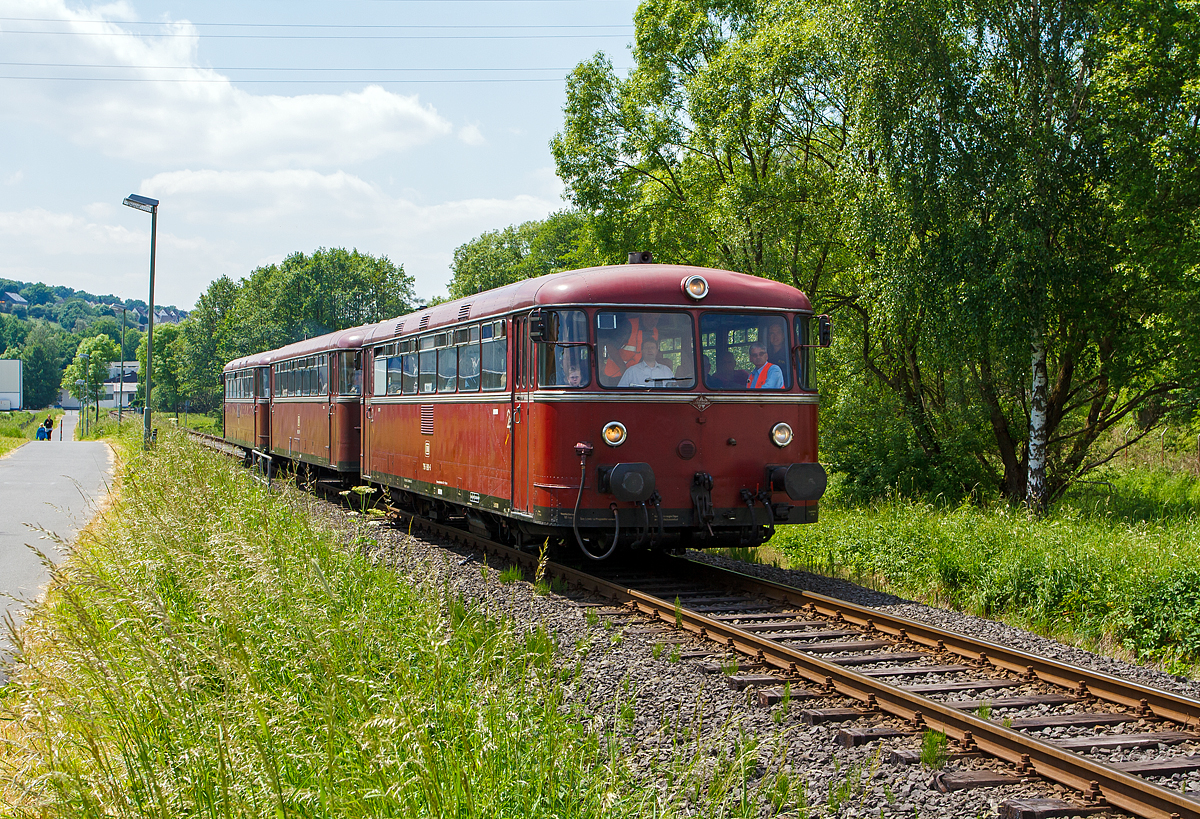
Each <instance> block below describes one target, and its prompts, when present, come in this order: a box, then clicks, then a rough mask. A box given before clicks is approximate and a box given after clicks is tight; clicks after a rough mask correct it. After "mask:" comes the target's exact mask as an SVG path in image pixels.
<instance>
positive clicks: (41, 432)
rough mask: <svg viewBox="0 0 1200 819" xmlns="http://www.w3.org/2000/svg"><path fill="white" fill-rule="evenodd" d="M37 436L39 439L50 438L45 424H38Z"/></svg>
mask: <svg viewBox="0 0 1200 819" xmlns="http://www.w3.org/2000/svg"><path fill="white" fill-rule="evenodd" d="M36 437H37V439H38V440H39V441H45V440H48V439H49V437H50V436H49V435H48V434H47V433H46V425H45V424H38V428H37V433H36Z"/></svg>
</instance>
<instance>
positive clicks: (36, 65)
mask: <svg viewBox="0 0 1200 819" xmlns="http://www.w3.org/2000/svg"><path fill="white" fill-rule="evenodd" d="M0 65H10V66H20V67H24V68H104V69H109V68H112V69H125V70H131V71H132V70H144V69H152V70H163V71H314V72H326V71H571V70H573V67H568V68H514V67H512V66H504V67H499V68H493V67H489V66H478V67H475V68H422V67H419V66H418V67H414V68H385V67H381V66H363V67H359V68H354V67H351V68H347V67H345V66H339V67H336V68H313V67H307V66H305V67H295V66H276V67H272V66H261V65H242V66H236V65H234V66H215V65H108V64H104V63H9V62H0ZM615 70H617V71H626V70H628V69H626V68H623V67H618V68H616V69H615Z"/></svg>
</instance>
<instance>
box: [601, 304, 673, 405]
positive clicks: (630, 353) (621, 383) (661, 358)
mask: <svg viewBox="0 0 1200 819" xmlns="http://www.w3.org/2000/svg"><path fill="white" fill-rule="evenodd" d="M596 359H597V361H596V364H597V369H598V370H599V379H600V384H601V386H604V387H609V388H616V389H675V390H686V389H691V388H692V387H694V386H696V343H695V329H694V327H693V325H692V317H691V316H690V315H688V314H687V313H666V312H659V311H652V310H644V311H637V312H634V311H622V312H613V311H601V312H598V313H596Z"/></svg>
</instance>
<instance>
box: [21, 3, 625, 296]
mask: <svg viewBox="0 0 1200 819" xmlns="http://www.w3.org/2000/svg"><path fill="white" fill-rule="evenodd" d="M635 8H636V3H635V2H632V0H458V1H457V2H454V1H453V0H449V1H448V0H324V2H318V1H314V2H296V1H295V0H257V2H252V3H245V2H241V3H233V2H211V1H210V2H205V3H200V2H186V1H184V0H180V1H179V2H150V1H149V0H146V1H145V2H118V3H105V4H97V5H82V4H78V3H74V2H68V1H67V0H0V55H2V56H0V63H3V64H0V276H3V277H5V278H12V279H21V280H25V281H45V282H47V283H48V284H65V285H69V286H71V287H74V288H76V289H81V290H87V291H90V292H93V293H97V294H102V293H115V294H117V295H119V296H122V297H131V298H145V291H146V273H147V268H148V255H149V222H150V218H149V216H148V215H146V214H143V213H140V212H138V211H135V210H132V209H130V208H125V207H122V206H121V200H122V199H123V198H124V197H125V196H126V195H127V194H129V193H141V194H144V195H146V196H151V197H154V198H157V199H160V200H162V205H161V207H160V214H159V232H158V238H159V249H158V266H157V275H156V287H155V290H156V299H155V300H156V301H157V302H159V303H162V304H176V305H177V306H179V307H184V308H189V307H191V306H192V305H193V304H194V302H195V299H196V297H197V296H198V295H199V294H200V293H201V292H203V290H204V288H205V287H206V286H207V285H208V283H209V282H210V281H212V280H213V279H215V278H217V277H218V276H221V275H228V276H232V277H241V276H244V275H246V274H247V273H248V272H249V271H250V270H252V269H253V268H254V267H256V266H258V265H262V264H268V263H271V262H276V261H279V260H280V259H282V258H283V257H284V256H286V255H287V254H289V253H291V252H293V251H296V250H302V251H311V250H313V249H315V248H317V247H321V246H325V247H333V246H345V247H357V248H358V249H359V250H362V251H365V252H369V253H373V254H377V255H379V254H382V255H386V256H388V257H389V258H391V259H392V261H394V262H396V263H398V264H403V265H404V267H405V270H407V271H408V272H409V273H410V274H412V275H413V276H414V277H415V278H416V286H417V294H418V295H419V296H422V297H426V298H428V297H430V296H434V295H437V294H440V293H442V292H444V290H445V285H446V282H447V281H449V277H450V272H449V263H450V259H451V255H452V253H453V251H454V248H455V247H457V246H458V245H460V244H462V243H463V242H465V241H467V240H468V239H470V238H471V237H473V236H476V235H478V234H479V233H480V232H482V231H484V230H490V229H494V228H499V227H504V226H505V225H509V224H512V223H515V222H522V221H525V220H528V219H537V218H541V217H543V216H545V215H546V214H547V213H550V212H552V211H554V210H557V209H559V208H561V207H563V206H564V202H563V201H562V197H561V194H562V185H561V183H560V182H559V180H558V179H557V178H556V176H555V174H554V161H553V158H552V157H551V155H550V150H549V147H548V143H549V141H550V139H551V137H553V135H554V134H555V133H556V132H557V131H558V130H559V128H560V127H561V122H562V105H563V100H564V83H563V77H564V76H565V75H566V73H567V71H568V70H570V69H571V68H572V67H574V66H575V65H576V64H577V63H579V62H580V61H581V60H584V59H587V58H588V57H590V56H591V55H592V54H594V53H595V52H596V51H600V50H603V51H605V52H607V53H608V54H609V55H610V56H611V57H612V59H613V61H614V63H615V64H616V65H617V66H618V67H621V66H628V65H629V64H630V61H631V58H630V57H629V52H628V45H629V43H630V42H631V40H632V34H633V27H632V19H633V12H634V9H635ZM34 78H37V79H34ZM51 78H52V79H51ZM451 80H453V82H451ZM498 80H499V81H498ZM513 80H520V81H513ZM531 80H533V81H531Z"/></svg>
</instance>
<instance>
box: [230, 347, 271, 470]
mask: <svg viewBox="0 0 1200 819" xmlns="http://www.w3.org/2000/svg"><path fill="white" fill-rule="evenodd" d="M269 362H270V354H269V353H259V354H258V355H252V356H246V357H245V358H239V359H237V360H236V361H231V362H229V363H228V364H226V365H225V370H224V378H225V440H227V441H229V442H230V443H232V444H237V445H238V446H241V447H244V448H245V449H246V450H247V451H253V450H257V451H259V452H262V453H265V452H266V451H267V450H268V449H269V448H270V432H271V375H270V368H269V367H268V364H269Z"/></svg>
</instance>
